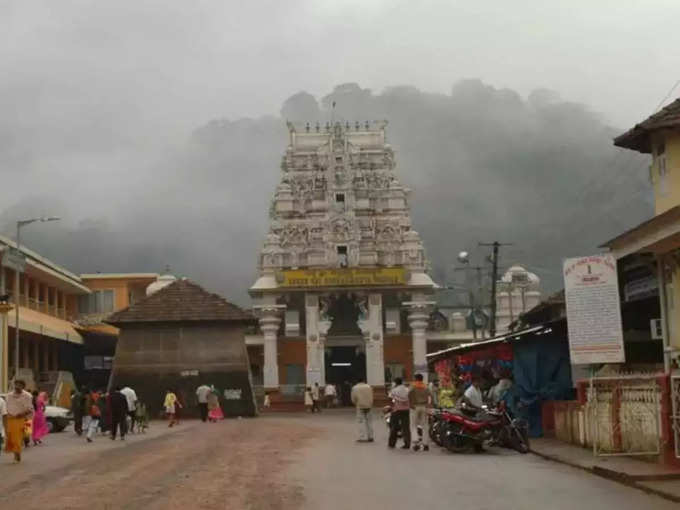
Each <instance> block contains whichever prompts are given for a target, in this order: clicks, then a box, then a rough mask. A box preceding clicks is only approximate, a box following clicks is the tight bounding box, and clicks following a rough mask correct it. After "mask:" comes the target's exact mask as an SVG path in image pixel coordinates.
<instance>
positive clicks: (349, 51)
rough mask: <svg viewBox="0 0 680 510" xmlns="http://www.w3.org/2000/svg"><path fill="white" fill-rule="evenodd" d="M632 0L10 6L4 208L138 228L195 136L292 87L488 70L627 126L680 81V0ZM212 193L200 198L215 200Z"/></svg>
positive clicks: (22, 0)
mask: <svg viewBox="0 0 680 510" xmlns="http://www.w3.org/2000/svg"><path fill="white" fill-rule="evenodd" d="M631 4H632V3H631V2H621V1H616V2H614V1H611V2H610V1H590V0H589V1H585V0H583V1H581V0H579V1H577V0H572V1H569V2H559V3H558V2H546V1H544V0H543V1H523V0H515V1H514V2H507V1H497V2H484V1H475V2H470V1H465V2H463V1H460V2H459V1H455V0H443V1H427V0H417V1H416V0H410V1H400V0H393V1H382V0H344V1H341V0H335V1H330V0H309V1H295V0H286V1H282V0H275V1H256V0H253V1H232V2H229V1H202V0H191V1H186V0H158V1H143V0H134V1H125V0H116V1H104V0H97V1H95V0H90V1H85V0H82V1H68V0H45V1H42V2H39V1H32V0H0V172H1V173H2V178H3V179H2V181H1V182H2V183H3V186H0V212H2V211H5V217H6V218H7V219H12V218H13V213H12V212H11V211H10V212H7V211H8V209H9V208H11V207H13V206H14V205H15V204H16V203H18V202H22V201H23V202H24V203H25V202H27V201H29V202H30V201H31V200H33V203H34V204H36V205H37V206H38V208H37V209H33V210H35V211H36V213H38V214H43V213H44V214H51V213H52V212H53V211H52V210H51V209H52V206H51V204H52V202H51V201H50V200H49V199H47V198H46V197H58V198H59V199H60V200H62V201H63V200H66V201H67V202H69V204H70V205H72V206H73V207H72V219H73V220H75V221H78V220H82V219H93V218H94V219H97V218H101V219H104V220H106V221H108V222H111V223H114V224H115V223H116V221H117V219H118V218H120V217H121V213H122V212H128V215H132V216H134V217H135V218H134V221H136V222H139V223H142V222H144V218H143V216H144V208H143V206H144V203H145V201H154V196H153V193H151V194H149V193H148V190H154V192H155V193H156V194H157V196H158V197H160V196H163V195H167V194H168V193H170V191H168V190H170V189H171V188H172V186H169V185H168V182H169V181H172V180H173V178H174V176H173V174H172V173H171V171H169V170H167V169H168V168H169V167H170V166H171V165H169V164H168V162H169V161H174V160H177V159H179V158H174V159H173V154H174V151H178V152H179V151H181V150H182V148H183V144H185V143H186V142H187V140H188V139H189V135H190V133H191V132H192V131H193V130H195V129H196V128H198V127H200V126H202V125H205V124H206V123H207V122H209V121H210V120H212V119H219V118H227V119H237V118H240V117H253V118H256V117H260V116H263V115H278V114H279V110H280V108H281V105H282V103H283V101H284V100H285V99H286V98H288V97H290V96H291V95H292V94H294V93H296V92H299V91H301V90H306V91H308V92H309V93H311V94H313V95H315V96H316V97H317V98H320V97H321V96H323V95H325V94H327V93H329V92H330V91H331V90H333V88H334V87H335V86H336V85H338V84H340V83H345V82H356V83H358V84H359V85H360V86H361V87H363V88H368V89H372V90H373V91H374V92H375V93H380V92H381V91H382V90H383V89H385V88H386V87H393V86H397V85H403V84H405V85H411V86H415V87H417V88H419V89H420V90H421V91H423V92H428V93H441V94H450V93H451V88H452V86H453V84H454V83H457V82H459V81H460V80H462V79H467V78H474V79H480V80H482V82H484V83H485V84H488V85H490V86H493V87H495V88H496V89H502V88H508V89H512V90H514V91H516V92H518V93H519V94H520V95H521V96H523V97H525V98H526V97H527V96H528V95H529V93H530V92H531V91H532V90H535V89H539V88H547V89H552V90H554V91H556V92H558V93H559V95H560V96H561V97H562V99H563V100H566V101H573V102H577V103H583V104H585V105H586V106H587V107H588V108H589V109H590V110H592V111H593V112H596V113H597V114H598V115H599V116H600V117H601V120H602V121H603V122H604V123H605V124H608V125H611V126H613V127H615V128H616V129H623V128H628V127H630V126H631V125H632V124H633V123H635V122H636V121H638V120H641V119H642V118H644V117H646V116H647V115H648V114H649V113H651V110H652V109H653V108H654V107H655V106H656V104H657V103H658V102H659V101H660V100H661V99H662V98H663V97H664V96H665V95H666V93H667V92H668V90H669V89H670V88H671V87H672V86H673V84H674V83H675V82H676V81H677V80H678V79H680V71H678V70H680V51H676V50H674V48H679V47H680V31H678V30H677V20H678V19H680V2H677V1H654V2H652V1H645V2H642V1H640V2H637V3H636V4H637V5H631ZM678 95H680V87H678V89H677V90H676V91H675V93H674V94H673V95H672V97H671V99H673V98H675V97H677V96H678ZM669 100H670V99H669ZM508 118H511V117H508ZM275 122H280V121H278V120H277V121H275ZM441 136H444V137H445V134H443V133H442V134H441ZM604 140H605V141H604V142H603V144H604V143H606V145H607V146H609V144H610V141H609V139H607V138H605V139H604ZM249 142H250V143H252V147H251V148H250V150H252V151H258V152H259V151H262V150H264V149H263V148H262V147H261V146H258V140H249ZM489 143H490V144H493V140H490V141H489ZM598 143H600V142H598ZM270 144H271V142H270ZM442 146H446V141H442ZM266 150H267V151H273V152H274V153H275V154H277V155H278V154H281V153H282V152H283V150H284V146H283V143H282V144H281V147H268V148H267V149H266ZM246 152H247V151H246ZM415 153H417V151H416V152H414V154H415ZM242 159H243V161H246V166H247V158H245V157H244V158H242ZM406 159H408V156H407V155H406ZM442 161H444V162H445V161H446V160H445V159H444V160H442ZM567 163H568V162H567ZM567 167H568V164H567ZM187 170H191V169H187ZM230 170H231V172H239V171H248V168H234V169H230ZM251 170H252V169H251ZM263 171H264V170H263ZM271 172H272V173H273V174H275V173H278V166H277V165H272V167H271ZM276 178H277V177H275V176H274V175H272V179H273V180H275V179H276ZM273 180H272V182H273ZM10 184H11V185H10ZM423 184H424V183H423ZM430 184H434V183H430ZM482 184H483V183H482ZM416 187H417V186H416ZM422 187H424V185H423V186H421V188H422ZM140 190H145V191H144V192H141V191H140ZM213 191H214V192H215V195H219V189H214V190H213ZM251 191H253V190H251ZM257 191H258V192H260V190H257ZM272 191H273V188H271V189H263V190H261V193H263V194H264V195H266V196H267V197H269V196H270V195H271V192H272ZM264 195H263V196H264ZM31 197H36V198H31ZM136 197H139V198H138V201H139V202H141V203H137V204H136V206H135V207H130V204H131V203H134V201H135V198H136ZM203 197H204V202H203V203H202V202H200V200H199V201H198V202H197V201H196V200H195V197H191V206H192V207H194V208H196V209H200V208H201V206H205V205H207V202H210V203H211V204H214V198H211V199H210V200H208V199H206V198H205V195H203ZM179 198H180V200H181V197H179ZM174 199H175V196H174V195H173V196H172V197H168V196H165V198H164V200H166V201H167V200H174ZM159 200H160V199H159ZM185 202H189V199H186V200H185ZM140 206H141V207H140ZM41 208H42V209H41ZM55 208H57V206H55ZM31 214H33V213H31ZM208 214H209V213H208ZM262 214H263V215H264V214H265V211H262ZM138 216H142V217H140V218H137V217H138ZM219 219H220V220H221V219H222V218H219ZM128 221H129V218H128ZM417 221H418V218H416V222H417ZM258 228H260V227H258ZM264 234H265V232H264V231H263V232H258V233H257V236H256V237H258V238H261V237H263V236H264ZM47 255H49V254H47ZM253 255H254V254H253ZM72 269H74V270H75V271H78V268H72Z"/></svg>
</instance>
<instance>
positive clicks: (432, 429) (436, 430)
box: [428, 408, 446, 446]
mask: <svg viewBox="0 0 680 510" xmlns="http://www.w3.org/2000/svg"><path fill="white" fill-rule="evenodd" d="M428 414H429V419H428V433H429V435H430V439H431V440H432V442H433V443H434V444H436V445H437V446H444V443H443V441H442V431H443V430H444V429H445V425H446V422H445V421H444V419H443V418H442V409H439V408H432V409H430V410H429V411H428Z"/></svg>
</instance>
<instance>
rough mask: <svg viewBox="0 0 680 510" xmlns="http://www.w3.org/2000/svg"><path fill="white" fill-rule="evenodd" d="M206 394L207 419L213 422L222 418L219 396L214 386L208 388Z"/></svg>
mask: <svg viewBox="0 0 680 510" xmlns="http://www.w3.org/2000/svg"><path fill="white" fill-rule="evenodd" d="M210 390H211V391H210V393H209V394H208V420H210V421H211V422H212V423H215V422H216V421H218V420H224V413H223V412H222V407H221V406H220V397H219V394H218V393H217V390H216V389H215V387H214V386H212V387H211V388H210Z"/></svg>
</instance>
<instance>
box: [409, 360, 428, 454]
mask: <svg viewBox="0 0 680 510" xmlns="http://www.w3.org/2000/svg"><path fill="white" fill-rule="evenodd" d="M408 400H409V406H410V408H411V410H412V411H413V426H414V427H415V434H416V444H414V445H413V449H414V450H415V451H418V450H419V449H420V447H421V446H422V448H423V450H424V451H428V450H429V449H430V444H429V443H430V434H429V433H428V414H427V408H428V406H429V405H430V404H431V403H432V394H431V393H430V390H429V389H428V388H427V386H426V385H425V383H424V382H423V374H416V376H415V381H414V383H413V386H411V388H410V389H409V391H408Z"/></svg>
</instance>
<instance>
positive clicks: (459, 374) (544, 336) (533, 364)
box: [427, 319, 573, 437]
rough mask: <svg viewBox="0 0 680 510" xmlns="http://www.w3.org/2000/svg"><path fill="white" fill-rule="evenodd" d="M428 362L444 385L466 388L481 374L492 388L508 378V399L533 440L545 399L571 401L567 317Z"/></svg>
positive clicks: (539, 427)
mask: <svg viewBox="0 0 680 510" xmlns="http://www.w3.org/2000/svg"><path fill="white" fill-rule="evenodd" d="M427 358H428V363H429V364H430V365H431V366H432V367H433V369H434V372H435V373H437V377H438V378H439V380H440V381H441V382H442V383H443V384H448V383H449V382H453V383H454V384H455V385H462V386H463V387H464V388H467V386H469V385H470V383H471V380H472V377H473V375H477V376H479V377H481V379H482V381H483V383H482V384H483V386H486V387H490V386H491V385H492V384H495V382H496V381H497V379H498V378H499V377H508V376H509V375H510V376H511V378H512V380H513V385H512V387H511V388H510V390H509V391H508V392H507V393H506V395H505V401H506V403H507V405H508V407H509V408H510V410H511V411H512V413H513V414H514V415H515V416H517V417H521V418H524V419H526V420H527V421H528V423H529V434H530V435H531V436H532V437H540V436H542V435H543V427H542V423H541V404H542V403H543V402H544V401H547V400H569V399H570V398H573V386H572V380H571V365H570V362H569V344H568V340H567V322H566V320H565V319H559V320H555V321H552V322H548V323H545V324H541V325H536V326H533V327H530V328H527V329H524V330H521V331H516V332H513V333H510V334H506V335H502V336H498V337H495V338H492V339H490V340H485V341H482V342H475V343H468V344H463V345H459V346H457V347H452V348H450V349H445V350H442V351H438V352H434V353H431V354H429V355H428V356H427ZM483 389H487V388H483Z"/></svg>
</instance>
